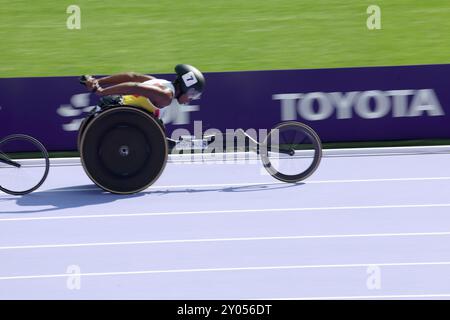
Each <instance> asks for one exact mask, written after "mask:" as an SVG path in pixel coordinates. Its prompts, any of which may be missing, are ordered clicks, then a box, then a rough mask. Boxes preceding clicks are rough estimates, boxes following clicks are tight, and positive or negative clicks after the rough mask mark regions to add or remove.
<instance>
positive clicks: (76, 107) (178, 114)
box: [56, 93, 200, 131]
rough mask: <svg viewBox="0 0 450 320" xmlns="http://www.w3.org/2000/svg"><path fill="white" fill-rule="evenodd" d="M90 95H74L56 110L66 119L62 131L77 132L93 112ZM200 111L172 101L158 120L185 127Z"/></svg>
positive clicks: (197, 106) (93, 107) (196, 106)
mask: <svg viewBox="0 0 450 320" xmlns="http://www.w3.org/2000/svg"><path fill="white" fill-rule="evenodd" d="M90 95H91V94H90V93H80V94H75V95H73V96H72V97H71V99H70V104H62V105H60V106H59V107H58V109H56V113H57V114H58V115H59V116H61V117H64V118H67V121H68V122H67V123H64V124H63V125H62V128H63V130H64V131H78V129H79V128H80V125H81V122H82V121H83V119H84V118H85V117H86V116H87V115H88V114H89V113H90V112H91V111H93V110H94V109H95V108H96V106H95V105H91V102H90ZM199 110H200V106H199V105H180V104H178V103H177V102H176V101H174V102H173V103H172V104H171V105H169V106H167V107H165V108H162V109H160V116H159V118H160V119H161V120H162V121H163V122H164V124H169V123H171V124H173V125H185V124H189V123H191V119H190V113H191V112H196V111H199Z"/></svg>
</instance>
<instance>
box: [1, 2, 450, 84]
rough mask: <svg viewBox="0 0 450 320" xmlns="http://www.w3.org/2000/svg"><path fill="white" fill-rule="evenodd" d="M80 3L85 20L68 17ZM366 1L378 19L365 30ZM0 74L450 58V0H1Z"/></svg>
mask: <svg viewBox="0 0 450 320" xmlns="http://www.w3.org/2000/svg"><path fill="white" fill-rule="evenodd" d="M70 5H77V6H78V7H79V8H80V10H81V11H80V14H81V20H80V22H81V24H80V27H81V28H80V29H74V30H70V29H68V28H67V25H66V21H67V19H68V18H69V17H70V15H71V14H70V13H67V12H66V10H67V8H68V7H69V6H70ZM369 5H377V6H379V7H380V8H381V29H380V30H368V28H367V26H366V20H367V18H368V16H369V15H368V14H367V12H366V10H367V8H368V6H369ZM0 39H1V49H0V57H1V62H0V77H3V78H5V77H29V76H33V77H34V76H69V75H79V74H84V73H90V74H111V73H116V72H122V71H130V70H132V71H136V72H142V73H148V74H153V73H171V72H173V66H174V64H175V63H190V64H193V65H195V66H197V67H198V68H199V69H201V70H202V71H205V72H214V71H240V70H270V69H303V68H305V69H310V68H331V67H333V68H334V67H357V66H391V65H411V64H439V63H448V62H450V1H448V0H427V1H420V0H395V1H392V0H378V1H375V0H372V1H364V0H347V1H342V0H302V1H299V0H264V1H260V0H246V1H242V0H226V1H222V0H215V1H211V0H192V1H181V0H172V1H166V0H159V1H142V0H127V1H123V0H108V1H98V0H72V1H66V0H63V1H60V0H58V1H56V0H37V1H31V0H27V1H24V0H15V1H6V0H0Z"/></svg>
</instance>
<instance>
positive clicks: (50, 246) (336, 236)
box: [0, 232, 450, 250]
mask: <svg viewBox="0 0 450 320" xmlns="http://www.w3.org/2000/svg"><path fill="white" fill-rule="evenodd" d="M425 236H450V232H407V233H367V234H334V235H304V236H279V237H239V238H212V239H178V240H143V241H117V242H88V243H61V244H36V245H21V246H3V247H0V250H18V249H57V248H79V247H101V246H127V245H141V244H144V245H150V244H177V243H208V242H237V241H271V240H305V239H339V238H377V237H425Z"/></svg>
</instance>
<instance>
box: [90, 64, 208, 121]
mask: <svg viewBox="0 0 450 320" xmlns="http://www.w3.org/2000/svg"><path fill="white" fill-rule="evenodd" d="M175 72H176V74H177V77H176V78H175V80H174V81H172V82H170V81H167V80H164V79H158V78H155V77H153V76H149V75H144V74H138V73H134V72H128V73H119V74H115V75H111V76H107V77H103V78H100V79H95V78H94V77H92V76H89V75H86V76H84V77H83V78H84V82H83V84H85V85H86V87H87V89H88V90H89V91H91V92H95V93H96V94H97V95H99V96H101V97H102V98H100V102H99V105H98V106H99V107H100V108H103V107H107V106H111V105H129V106H135V107H140V108H143V109H145V110H147V111H149V112H151V113H152V114H154V115H155V117H156V118H157V119H159V117H160V109H162V108H164V107H168V106H171V105H173V104H175V105H180V104H188V103H189V102H191V101H192V100H194V99H198V98H200V96H201V94H202V92H203V89H204V87H205V78H204V76H203V74H202V73H201V72H200V71H199V70H198V69H197V68H195V67H193V66H191V65H187V64H178V65H176V66H175ZM104 86H108V87H104Z"/></svg>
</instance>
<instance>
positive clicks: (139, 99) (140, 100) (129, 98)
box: [122, 79, 176, 117]
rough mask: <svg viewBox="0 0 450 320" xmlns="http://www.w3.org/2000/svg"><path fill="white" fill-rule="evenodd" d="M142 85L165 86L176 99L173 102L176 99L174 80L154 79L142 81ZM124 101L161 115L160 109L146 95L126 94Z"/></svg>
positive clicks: (123, 97)
mask: <svg viewBox="0 0 450 320" xmlns="http://www.w3.org/2000/svg"><path fill="white" fill-rule="evenodd" d="M141 85H144V86H145V85H147V86H154V85H157V86H163V87H165V88H167V89H169V90H170V91H171V92H172V95H173V97H174V99H173V100H172V103H173V101H174V100H175V101H176V99H175V87H174V86H173V84H172V82H170V81H167V80H164V79H152V80H148V81H145V82H142V83H141ZM122 103H123V104H125V105H129V106H135V107H140V108H143V109H145V110H147V111H150V112H152V113H153V114H155V115H156V116H157V117H159V109H158V108H157V107H155V105H154V104H153V103H152V102H151V101H150V100H149V99H148V98H146V97H143V96H139V95H124V96H122Z"/></svg>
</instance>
